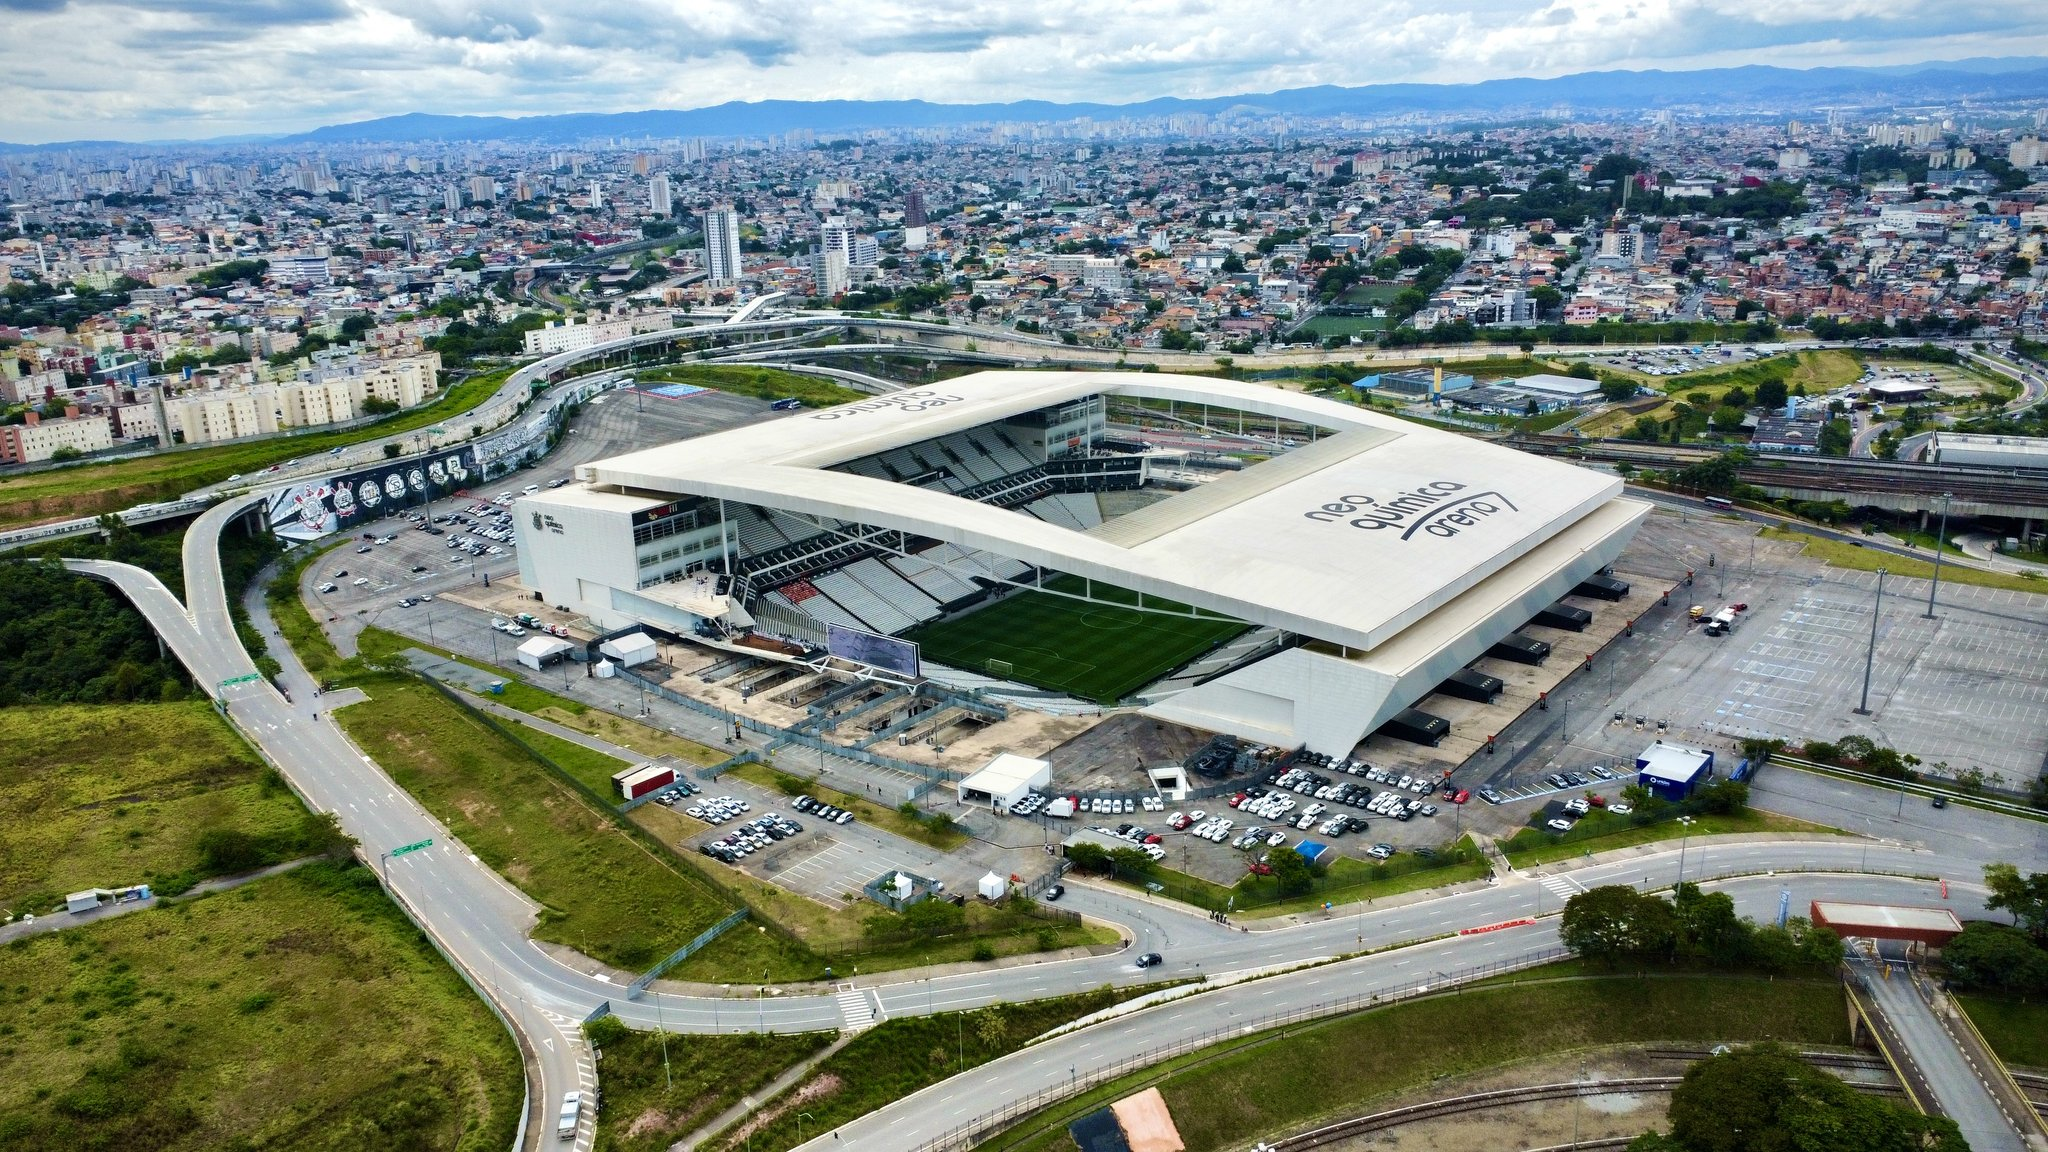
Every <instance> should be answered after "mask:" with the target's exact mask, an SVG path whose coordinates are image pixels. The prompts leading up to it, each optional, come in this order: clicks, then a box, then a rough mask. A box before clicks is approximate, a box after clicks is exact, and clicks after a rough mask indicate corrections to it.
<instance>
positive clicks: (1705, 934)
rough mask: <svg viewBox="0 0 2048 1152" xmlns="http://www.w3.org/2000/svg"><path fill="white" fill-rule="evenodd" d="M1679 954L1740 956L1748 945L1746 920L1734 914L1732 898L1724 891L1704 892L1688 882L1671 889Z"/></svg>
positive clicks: (1723, 956)
mask: <svg viewBox="0 0 2048 1152" xmlns="http://www.w3.org/2000/svg"><path fill="white" fill-rule="evenodd" d="M1672 911H1673V913H1674V914H1675V915H1676V918H1677V921H1678V932H1677V950H1678V952H1679V954H1680V955H1683V956H1692V957H1697V958H1702V959H1717V958H1726V957H1731V956H1742V955H1744V954H1746V953H1747V951H1748V945H1749V933H1750V929H1749V924H1748V923H1747V922H1745V921H1744V920H1743V919H1742V917H1740V916H1737V915H1736V914H1735V899H1734V897H1731V896H1729V895H1728V894H1727V893H1726V892H1712V893H1706V892H1701V891H1700V886H1699V885H1697V884H1694V883H1691V882H1689V881H1688V882H1686V883H1682V884H1680V885H1679V886H1678V889H1677V891H1676V892H1675V893H1673V897H1672Z"/></svg>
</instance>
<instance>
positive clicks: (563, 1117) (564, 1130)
mask: <svg viewBox="0 0 2048 1152" xmlns="http://www.w3.org/2000/svg"><path fill="white" fill-rule="evenodd" d="M582 1119H583V1093H581V1092H566V1093H564V1094H563V1095H562V1111H561V1113H560V1114H559V1115H557V1116H556V1117H555V1139H557V1140H574V1139H575V1138H576V1125H577V1124H578V1123H579V1122H580V1121H581V1120H582Z"/></svg>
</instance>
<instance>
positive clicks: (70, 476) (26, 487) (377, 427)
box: [0, 368, 515, 528]
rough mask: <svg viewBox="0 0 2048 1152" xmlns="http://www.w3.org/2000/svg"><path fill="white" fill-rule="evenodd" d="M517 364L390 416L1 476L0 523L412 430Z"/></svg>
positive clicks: (138, 495) (473, 400) (144, 498)
mask: <svg viewBox="0 0 2048 1152" xmlns="http://www.w3.org/2000/svg"><path fill="white" fill-rule="evenodd" d="M513 371H515V369H512V368H504V369H500V370H499V371H495V372H488V373H485V374H484V375H481V376H473V377H471V378H470V379H468V380H465V381H463V382H462V383H460V384H457V385H455V386H453V387H451V388H449V389H448V390H447V391H446V392H443V393H442V394H441V396H440V397H439V398H438V399H436V400H435V401H434V402H433V403H431V404H425V405H422V406H421V407H418V408H414V409H411V410H409V411H406V412H400V413H396V414H394V415H393V416H392V417H391V418H390V419H388V420H380V421H378V422H377V423H375V424H372V425H368V426H366V427H362V428H351V429H348V430H346V431H341V432H315V433H309V434H307V435H304V436H286V437H280V438H278V439H273V440H256V441H251V442H249V443H246V444H223V445H219V446H216V447H207V446H203V445H202V446H195V447H193V448H189V449H178V450H174V451H171V452H162V453H157V454H155V455H151V456H143V457H138V458H136V459H133V460H117V461H114V462H112V463H108V464H81V465H78V466H76V467H71V468H55V469H50V470H47V471H42V472H33V473H29V474H27V475H23V476H15V477H10V478H7V479H5V480H0V528H6V527H12V526H14V525H17V524H29V523H35V522H37V521H40V520H60V519H63V518H66V517H70V516H92V515H97V514H99V513H102V512H114V511H118V510H120V509H122V508H127V507H131V506H133V505H135V504H140V503H146V502H148V501H152V500H169V499H174V498H176V497H179V496H183V495H184V494H185V493H187V492H190V491H191V490H193V489H194V488H203V487H205V486H207V485H209V484H218V483H221V482H223V481H225V480H227V478H228V477H230V476H234V475H238V474H239V475H244V476H250V475H254V474H255V473H258V472H261V471H262V470H263V469H265V468H268V467H269V466H270V465H272V464H277V463H281V462H282V461H285V460H293V459H303V458H305V457H308V456H313V455H316V454H318V453H322V452H328V451H332V450H333V449H335V448H342V447H346V446H348V445H351V444H360V443H363V442H364V441H366V440H376V439H380V438H382V437H385V436H390V435H393V434H394V433H399V432H410V431H412V430H414V429H416V428H425V427H428V426H429V425H433V424H438V423H441V422H442V421H446V420H455V419H456V418H457V417H459V416H460V415H461V414H462V413H464V412H466V411H468V410H469V409H471V408H473V407H475V406H476V405H478V404H480V403H482V402H483V401H484V400H485V399H487V398H488V397H489V396H490V395H491V393H493V392H496V391H497V390H498V388H499V386H500V385H502V384H504V382H505V378H506V377H508V376H510V375H511V374H512V373H513Z"/></svg>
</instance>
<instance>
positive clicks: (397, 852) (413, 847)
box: [385, 840, 434, 856]
mask: <svg viewBox="0 0 2048 1152" xmlns="http://www.w3.org/2000/svg"><path fill="white" fill-rule="evenodd" d="M433 846H434V842H433V841H432V840H421V841H419V842H418V843H416V844H407V845H406V846H405V847H403V848H393V849H392V850H391V851H389V852H387V853H385V855H387V856H403V855H405V854H406V853H407V852H417V851H419V850H420V849H422V848H432V847H433Z"/></svg>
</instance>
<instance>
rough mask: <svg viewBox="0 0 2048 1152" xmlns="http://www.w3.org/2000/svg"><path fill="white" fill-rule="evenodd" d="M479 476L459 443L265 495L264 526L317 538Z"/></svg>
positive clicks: (418, 502) (289, 535)
mask: <svg viewBox="0 0 2048 1152" xmlns="http://www.w3.org/2000/svg"><path fill="white" fill-rule="evenodd" d="M481 478H482V477H481V475H480V473H479V472H478V469H477V465H476V457H475V455H474V454H473V453H472V452H471V450H470V448H469V446H468V445H464V446H462V447H460V448H451V449H449V450H447V451H445V452H438V453H435V454H434V455H431V456H428V457H426V458H424V459H420V458H415V459H411V460H394V461H392V462H391V463H389V464H379V465H377V466H375V467H371V468H364V469H361V470H360V471H356V472H350V473H346V474H344V475H341V476H330V477H326V478H324V479H320V480H309V481H306V482H304V483H301V484H293V485H291V486H290V487H288V488H284V489H281V490H280V491H278V492H276V493H274V494H273V495H272V496H271V497H270V508H269V513H270V529H271V531H273V532H275V533H277V534H278V535H279V536H283V537H285V538H286V539H289V540H317V539H319V538H320V537H322V536H327V535H331V534H333V533H335V532H345V531H347V530H349V529H350V528H353V527H355V526H356V525H358V524H362V523H365V522H367V521H370V520H376V519H380V518H382V517H385V516H389V515H391V514H393V513H396V512H403V511H405V510H406V509H408V508H413V507H417V506H420V505H424V504H425V503H427V501H429V500H433V499H436V498H438V497H441V496H445V495H447V494H448V493H450V492H454V491H457V490H459V489H462V488H467V487H468V486H469V485H470V484H471V483H472V482H473V481H476V480H480V479H481Z"/></svg>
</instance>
